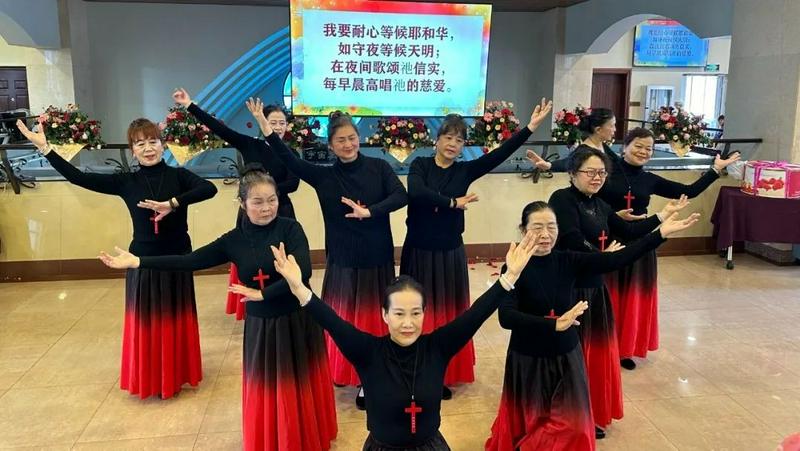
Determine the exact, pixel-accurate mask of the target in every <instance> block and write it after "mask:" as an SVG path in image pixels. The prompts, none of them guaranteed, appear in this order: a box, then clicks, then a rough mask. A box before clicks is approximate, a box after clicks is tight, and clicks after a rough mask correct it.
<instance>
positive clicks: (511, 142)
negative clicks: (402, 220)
mask: <svg viewBox="0 0 800 451" xmlns="http://www.w3.org/2000/svg"><path fill="white" fill-rule="evenodd" d="M530 136H531V131H530V130H529V129H528V127H527V126H526V127H523V128H522V129H521V130H519V131H518V132H516V133H514V135H512V136H511V138H509V139H508V140H507V141H506V142H504V143H503V144H501V145H500V147H498V148H497V149H495V150H493V151H492V152H489V153H487V154H485V155H483V156H481V157H480V158H478V159H476V160H472V161H456V162H454V163H453V164H452V165H450V166H449V167H447V168H442V167H439V166H438V165H437V164H436V160H435V157H417V158H415V159H414V161H412V162H411V168H410V170H409V172H408V197H409V201H408V218H407V219H406V225H407V227H408V233H407V234H406V243H407V244H409V245H411V246H413V247H415V248H419V249H428V250H449V249H455V248H457V247H458V246H460V245H461V244H462V243H463V241H462V237H461V234H463V233H464V210H462V209H460V208H450V204H451V199H453V198H456V197H461V196H464V195H466V194H467V189H469V185H470V184H472V182H474V181H475V180H476V179H478V178H480V177H481V176H483V175H485V174H486V173H488V172H489V171H491V170H492V169H494V168H496V167H497V166H498V165H499V164H500V163H502V162H503V161H505V160H506V159H507V158H508V157H509V156H511V154H513V153H514V151H516V150H517V149H519V147H520V146H521V145H522V144H524V143H525V141H526V140H527V139H528V138H529V137H530Z"/></svg>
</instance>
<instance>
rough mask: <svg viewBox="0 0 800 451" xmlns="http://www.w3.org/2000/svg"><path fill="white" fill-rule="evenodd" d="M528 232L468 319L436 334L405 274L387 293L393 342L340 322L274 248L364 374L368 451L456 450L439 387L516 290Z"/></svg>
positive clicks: (529, 242) (302, 297)
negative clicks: (426, 329)
mask: <svg viewBox="0 0 800 451" xmlns="http://www.w3.org/2000/svg"><path fill="white" fill-rule="evenodd" d="M534 242H535V236H534V235H533V234H532V233H528V234H526V235H525V237H524V238H523V239H522V241H521V242H520V243H519V246H515V245H514V244H513V243H512V244H511V245H510V247H509V250H508V253H507V254H506V268H507V270H506V271H505V273H504V274H503V275H502V276H500V280H499V281H497V282H495V284H494V285H492V287H491V288H489V289H488V290H487V291H486V293H484V294H483V295H482V296H481V297H479V298H478V299H477V300H476V301H475V303H474V304H473V305H472V307H470V308H469V309H468V310H467V311H466V312H464V313H463V314H462V315H460V316H459V317H458V318H456V319H455V320H454V321H452V322H450V323H449V324H447V325H445V326H442V327H440V328H437V329H436V330H435V331H433V332H432V333H430V334H424V333H422V324H423V323H424V321H425V298H424V289H423V288H422V287H421V286H420V284H419V283H418V282H416V281H415V280H414V279H412V278H411V277H408V276H405V275H402V276H400V277H398V278H397V279H396V280H395V281H394V282H392V283H391V284H390V285H389V286H388V287H387V289H386V293H385V297H384V299H383V306H382V319H383V321H384V322H385V323H386V324H387V326H388V329H389V334H388V335H383V336H380V337H378V336H374V335H372V334H369V333H365V332H363V331H361V330H359V329H357V328H356V327H354V326H353V325H352V324H350V323H349V322H348V321H345V320H344V319H342V318H341V317H340V316H339V315H337V314H336V312H335V311H333V310H332V309H331V308H330V307H328V305H326V304H325V303H323V302H322V301H321V300H320V299H319V298H318V297H317V296H316V295H314V293H313V292H312V291H311V290H310V289H309V288H308V287H307V286H306V285H305V284H304V283H303V281H302V280H301V271H300V268H299V267H298V265H297V263H296V262H295V259H294V257H293V256H291V255H290V256H288V258H287V256H286V253H285V251H284V249H283V246H281V247H280V248H279V249H275V248H274V247H273V253H274V255H275V260H276V261H275V266H276V268H277V270H278V271H279V272H280V273H281V274H283V277H284V278H285V279H286V280H287V281H288V283H289V287H290V288H291V290H292V293H294V294H295V296H296V297H297V300H298V301H299V302H300V304H301V305H302V306H303V307H304V310H306V311H308V312H309V314H310V315H311V316H312V317H313V318H314V320H316V321H317V322H318V323H319V324H320V325H321V326H322V327H323V328H325V330H327V331H328V333H329V334H330V336H331V337H333V339H334V340H335V341H336V344H337V345H339V348H340V349H341V350H342V352H343V353H344V354H345V355H346V356H347V358H348V359H350V361H351V362H353V364H354V365H355V368H356V371H358V374H359V376H360V377H361V381H362V383H363V384H364V387H365V389H366V391H367V393H369V396H368V397H367V399H366V405H367V409H366V410H367V429H369V431H370V434H369V436H368V437H367V440H366V442H365V443H364V447H363V450H364V451H389V450H395V451H396V450H406V451H445V450H449V449H450V447H449V446H448V445H447V442H446V441H445V439H444V437H442V434H441V433H440V432H439V424H440V422H441V416H440V406H441V401H442V393H441V387H442V384H443V383H444V374H445V371H446V368H447V365H448V362H449V361H450V359H451V358H452V357H453V356H454V355H455V354H456V352H458V350H459V349H460V348H461V347H463V346H464V345H465V344H466V343H467V341H469V339H470V338H471V337H472V336H473V335H474V334H475V332H477V330H478V328H479V327H480V326H481V324H483V322H484V321H485V320H486V319H487V318H488V317H489V316H490V315H491V314H492V313H493V312H494V311H495V309H497V306H498V305H499V304H500V302H501V301H502V300H503V299H505V298H506V297H507V296H508V293H509V292H510V291H512V290H513V289H514V282H515V281H516V279H517V276H518V274H519V271H521V270H522V268H524V267H525V264H526V263H527V261H528V259H530V257H531V255H533V252H534V250H535V247H534Z"/></svg>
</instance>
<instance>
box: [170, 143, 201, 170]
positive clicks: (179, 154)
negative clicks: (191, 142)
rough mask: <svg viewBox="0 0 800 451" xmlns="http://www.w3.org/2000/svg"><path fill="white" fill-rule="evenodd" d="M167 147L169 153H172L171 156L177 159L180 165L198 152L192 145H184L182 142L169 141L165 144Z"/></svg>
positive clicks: (184, 163)
mask: <svg viewBox="0 0 800 451" xmlns="http://www.w3.org/2000/svg"><path fill="white" fill-rule="evenodd" d="M167 148H168V149H169V151H170V153H172V157H173V158H175V161H177V162H178V164H179V165H181V166H184V165H186V162H187V161H189V160H191V159H192V157H194V156H195V155H197V154H198V153H200V152H197V151H195V149H194V148H192V146H185V145H183V144H175V143H170V144H169V145H167Z"/></svg>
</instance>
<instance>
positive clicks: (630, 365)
mask: <svg viewBox="0 0 800 451" xmlns="http://www.w3.org/2000/svg"><path fill="white" fill-rule="evenodd" d="M619 364H620V365H621V366H622V367H623V368H625V369H626V370H628V371H633V370H635V369H636V362H634V361H633V359H622V360H620V361H619Z"/></svg>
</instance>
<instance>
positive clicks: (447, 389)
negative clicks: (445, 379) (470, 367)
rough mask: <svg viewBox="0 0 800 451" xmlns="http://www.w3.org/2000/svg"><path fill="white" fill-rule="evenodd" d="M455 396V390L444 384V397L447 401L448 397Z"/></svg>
mask: <svg viewBox="0 0 800 451" xmlns="http://www.w3.org/2000/svg"><path fill="white" fill-rule="evenodd" d="M452 398H453V391H452V390H450V389H449V388H447V385H443V386H442V399H444V400H445V401H447V400H448V399H452Z"/></svg>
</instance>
